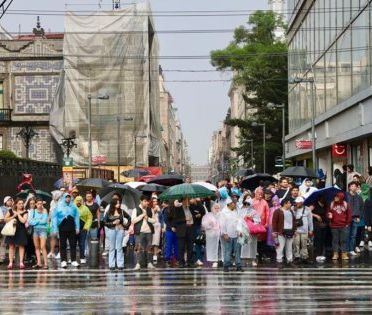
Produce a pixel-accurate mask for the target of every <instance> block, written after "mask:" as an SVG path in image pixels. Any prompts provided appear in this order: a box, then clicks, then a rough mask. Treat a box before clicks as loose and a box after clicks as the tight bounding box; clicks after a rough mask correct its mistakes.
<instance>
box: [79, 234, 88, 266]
mask: <svg viewBox="0 0 372 315" xmlns="http://www.w3.org/2000/svg"><path fill="white" fill-rule="evenodd" d="M87 233H88V232H87V231H85V230H80V233H79V235H78V237H77V241H78V244H79V253H80V259H85V241H86V239H87Z"/></svg>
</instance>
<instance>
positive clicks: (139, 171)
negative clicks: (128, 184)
mask: <svg viewBox="0 0 372 315" xmlns="http://www.w3.org/2000/svg"><path fill="white" fill-rule="evenodd" d="M149 174H150V171H149V170H145V169H143V168H134V169H131V170H128V171H124V172H122V173H121V175H123V176H125V177H142V176H146V175H149Z"/></svg>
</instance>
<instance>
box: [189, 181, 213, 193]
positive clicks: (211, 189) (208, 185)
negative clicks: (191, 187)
mask: <svg viewBox="0 0 372 315" xmlns="http://www.w3.org/2000/svg"><path fill="white" fill-rule="evenodd" d="M193 184H196V185H200V186H203V187H205V188H207V189H209V190H210V191H217V190H218V188H217V187H216V186H214V185H212V184H211V183H207V182H196V183H193Z"/></svg>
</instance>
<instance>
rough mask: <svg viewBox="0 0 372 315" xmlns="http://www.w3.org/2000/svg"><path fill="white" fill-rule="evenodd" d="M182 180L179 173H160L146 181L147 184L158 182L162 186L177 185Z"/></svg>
mask: <svg viewBox="0 0 372 315" xmlns="http://www.w3.org/2000/svg"><path fill="white" fill-rule="evenodd" d="M183 182H184V178H183V176H181V175H161V176H157V177H155V178H153V179H151V180H149V181H148V183H149V184H159V185H164V186H174V185H179V184H182V183H183Z"/></svg>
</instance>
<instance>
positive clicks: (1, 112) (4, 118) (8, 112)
mask: <svg viewBox="0 0 372 315" xmlns="http://www.w3.org/2000/svg"><path fill="white" fill-rule="evenodd" d="M10 121H12V109H9V108H1V109H0V122H10Z"/></svg>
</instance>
